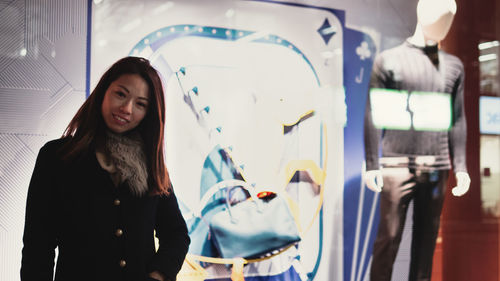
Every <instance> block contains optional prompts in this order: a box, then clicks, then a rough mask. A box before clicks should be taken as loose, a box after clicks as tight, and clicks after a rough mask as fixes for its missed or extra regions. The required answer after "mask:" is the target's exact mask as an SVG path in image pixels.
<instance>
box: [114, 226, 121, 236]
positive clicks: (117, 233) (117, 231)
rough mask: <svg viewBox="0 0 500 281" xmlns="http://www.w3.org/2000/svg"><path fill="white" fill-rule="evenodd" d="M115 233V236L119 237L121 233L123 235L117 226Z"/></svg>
mask: <svg viewBox="0 0 500 281" xmlns="http://www.w3.org/2000/svg"><path fill="white" fill-rule="evenodd" d="M115 235H116V237H120V236H122V235H123V230H121V229H119V228H118V229H117V230H116V231H115Z"/></svg>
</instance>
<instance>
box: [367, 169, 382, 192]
mask: <svg viewBox="0 0 500 281" xmlns="http://www.w3.org/2000/svg"><path fill="white" fill-rule="evenodd" d="M365 183H366V187H368V188H369V189H371V190H372V191H375V192H380V191H382V187H383V186H384V180H383V179H382V171H380V170H371V171H366V172H365Z"/></svg>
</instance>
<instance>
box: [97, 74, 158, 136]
mask: <svg viewBox="0 0 500 281" xmlns="http://www.w3.org/2000/svg"><path fill="white" fill-rule="evenodd" d="M148 105H149V88H148V84H147V83H146V81H145V80H144V79H143V78H142V77H141V76H139V75H137V74H124V75H122V76H120V77H118V79H116V80H115V81H113V82H112V83H111V85H109V87H108V89H107V90H106V93H105V94H104V100H103V101H102V108H101V111H102V117H103V118H104V122H105V123H106V126H107V127H108V129H110V130H111V131H113V132H115V133H117V134H121V133H125V132H127V131H130V130H132V129H134V128H135V127H137V126H138V125H139V124H140V123H141V121H142V119H144V117H145V116H146V113H147V111H148Z"/></svg>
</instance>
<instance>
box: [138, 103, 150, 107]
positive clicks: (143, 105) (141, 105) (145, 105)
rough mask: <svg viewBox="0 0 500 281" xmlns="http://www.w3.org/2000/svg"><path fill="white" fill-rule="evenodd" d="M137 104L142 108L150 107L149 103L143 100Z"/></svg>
mask: <svg viewBox="0 0 500 281" xmlns="http://www.w3.org/2000/svg"><path fill="white" fill-rule="evenodd" d="M137 105H138V106H139V107H142V108H146V107H148V105H147V104H146V103H143V102H138V103H137Z"/></svg>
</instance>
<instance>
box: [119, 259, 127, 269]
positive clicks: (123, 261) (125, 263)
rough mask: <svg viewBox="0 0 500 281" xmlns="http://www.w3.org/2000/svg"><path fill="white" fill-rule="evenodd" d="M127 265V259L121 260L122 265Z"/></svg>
mask: <svg viewBox="0 0 500 281" xmlns="http://www.w3.org/2000/svg"><path fill="white" fill-rule="evenodd" d="M126 265H127V262H126V261H125V260H120V267H122V268H123V267H125V266H126Z"/></svg>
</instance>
